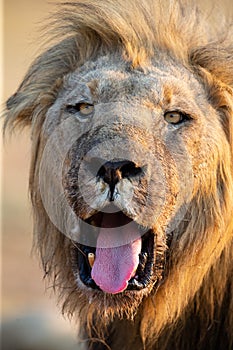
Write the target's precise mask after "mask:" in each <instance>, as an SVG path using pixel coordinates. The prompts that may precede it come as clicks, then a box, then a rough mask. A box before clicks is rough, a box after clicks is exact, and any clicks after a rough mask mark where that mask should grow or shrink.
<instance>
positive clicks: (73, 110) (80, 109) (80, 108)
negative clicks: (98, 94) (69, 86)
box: [66, 102, 94, 117]
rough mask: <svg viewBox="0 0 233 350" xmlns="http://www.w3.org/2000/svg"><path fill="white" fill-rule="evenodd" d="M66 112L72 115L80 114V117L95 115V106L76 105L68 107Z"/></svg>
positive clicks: (84, 103) (86, 104)
mask: <svg viewBox="0 0 233 350" xmlns="http://www.w3.org/2000/svg"><path fill="white" fill-rule="evenodd" d="M66 111H67V112H68V113H70V114H77V113H78V114H79V115H80V116H84V117H86V116H88V115H90V114H92V113H93V111H94V106H93V105H92V104H89V103H86V102H80V103H76V104H75V105H68V106H66Z"/></svg>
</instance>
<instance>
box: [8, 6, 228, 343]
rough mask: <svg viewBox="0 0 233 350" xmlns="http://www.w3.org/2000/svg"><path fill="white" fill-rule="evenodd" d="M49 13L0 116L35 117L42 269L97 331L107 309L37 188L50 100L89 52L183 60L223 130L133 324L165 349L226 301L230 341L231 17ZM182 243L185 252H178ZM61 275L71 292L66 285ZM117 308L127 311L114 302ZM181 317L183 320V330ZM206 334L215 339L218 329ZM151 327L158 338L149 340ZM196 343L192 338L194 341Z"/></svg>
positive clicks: (146, 11) (124, 10)
mask: <svg viewBox="0 0 233 350" xmlns="http://www.w3.org/2000/svg"><path fill="white" fill-rule="evenodd" d="M49 23H50V25H49V26H48V27H49V29H48V31H47V33H46V35H47V37H48V38H49V42H50V48H49V49H47V50H46V51H45V52H44V53H42V54H41V55H40V56H39V57H38V58H37V59H36V60H35V61H34V62H33V64H32V65H31V67H30V68H29V70H28V72H27V74H26V76H25V78H24V80H23V82H22V84H21V85H20V87H19V89H18V91H17V92H16V93H15V94H14V95H13V96H12V97H11V98H10V99H9V100H8V102H7V111H6V122H5V126H8V125H9V126H11V127H14V126H16V125H21V126H24V125H27V124H28V125H32V133H33V136H32V139H33V149H32V155H33V157H32V165H31V175H30V189H31V194H32V202H33V205H34V207H35V208H34V209H35V226H36V229H37V231H38V232H35V233H36V235H38V237H37V238H36V239H35V241H36V244H37V245H38V250H39V251H40V255H41V258H42V264H43V268H44V271H45V274H46V275H48V276H49V277H50V278H52V279H53V280H54V286H55V285H56V286H58V289H59V287H60V286H61V288H60V298H61V300H63V302H64V304H63V310H64V311H65V312H67V313H69V314H70V315H72V314H73V313H75V312H76V309H77V303H78V301H79V303H80V305H81V306H80V307H79V310H80V315H79V316H80V318H81V322H82V324H83V325H85V326H86V328H87V329H88V330H89V332H90V334H92V336H93V338H94V336H101V335H102V334H103V333H104V331H105V329H104V328H103V324H102V323H100V325H99V326H98V324H95V325H94V321H95V319H96V317H97V316H99V318H101V317H103V316H105V315H104V313H105V310H102V309H101V307H100V308H98V310H96V305H97V304H98V300H97V298H95V300H94V301H95V304H93V305H89V304H88V305H87V304H86V303H85V301H86V299H85V296H84V295H83V294H82V293H81V292H80V291H79V290H77V287H76V285H74V281H73V274H72V271H71V270H70V269H68V267H67V266H68V265H69V264H70V265H71V264H72V261H71V260H72V259H71V257H69V249H70V243H69V242H68V241H67V240H66V238H65V237H64V236H63V235H60V233H59V232H58V230H57V229H56V228H55V227H54V226H53V224H52V223H51V222H50V221H49V219H48V217H47V214H46V211H45V209H44V207H43V204H42V200H41V197H40V193H39V189H38V188H39V185H38V183H39V180H38V178H39V166H40V161H41V158H42V153H43V147H44V144H43V140H42V141H41V139H40V137H41V136H40V135H41V129H42V125H43V121H44V119H45V115H46V112H47V110H48V109H49V107H50V106H51V105H52V104H53V103H54V101H55V100H56V98H57V95H58V93H59V91H60V89H61V88H62V86H63V78H64V76H66V75H69V74H70V73H72V72H74V71H75V70H77V69H80V70H82V66H83V65H84V67H85V64H86V62H88V61H91V62H93V66H94V64H95V61H96V60H97V59H98V58H99V57H100V56H108V55H109V56H110V55H111V56H114V55H115V56H116V58H117V59H118V60H123V61H126V62H127V65H128V70H129V71H130V70H133V69H135V68H136V69H138V70H142V71H144V72H146V70H147V67H149V66H150V65H153V62H158V61H160V60H161V59H162V58H163V57H165V56H167V57H169V60H170V61H173V62H174V63H175V65H177V66H179V67H181V70H182V69H183V68H184V67H185V69H186V70H188V71H189V72H191V73H192V74H193V75H194V76H195V78H196V79H197V80H198V81H199V82H200V83H201V85H202V86H203V87H204V92H205V95H206V97H207V99H208V102H209V103H210V106H211V108H213V109H214V110H215V111H217V114H216V115H217V118H218V120H217V122H216V125H218V126H219V121H220V122H221V127H220V128H219V129H221V133H220V134H221V135H218V131H219V129H217V131H213V130H212V131H211V132H213V133H214V132H215V133H214V140H215V143H216V144H217V143H218V137H219V143H218V144H217V146H216V149H217V152H216V154H214V155H213V164H211V168H209V169H207V170H203V171H202V172H200V173H198V174H199V175H198V176H200V180H199V182H198V183H199V184H200V187H197V188H195V189H194V192H195V195H194V196H193V198H192V203H191V204H190V207H189V210H188V212H187V220H186V221H185V220H184V222H182V223H181V226H179V228H178V229H177V231H179V230H180V231H181V232H182V235H180V236H179V232H177V236H178V240H177V242H175V244H174V246H172V247H171V252H172V253H173V252H174V256H173V260H172V261H171V262H169V263H170V264H171V266H169V269H168V270H169V272H168V276H167V277H168V278H167V280H166V281H165V282H164V284H162V285H161V286H160V288H159V290H158V292H157V293H156V295H155V294H152V295H150V296H149V297H148V298H147V299H146V300H145V301H144V310H142V312H141V316H140V317H141V319H140V320H138V319H137V316H136V321H135V324H136V325H137V327H138V329H137V330H138V332H140V334H141V337H142V341H143V342H144V344H146V345H147V346H148V347H146V348H147V349H150V348H152V349H157V348H158V349H161V350H164V349H168V347H167V346H170V347H171V348H172V346H173V345H174V348H175V349H177V348H178V346H179V345H180V348H179V349H187V348H188V347H185V346H186V339H183V338H182V335H183V334H184V333H185V332H186V335H187V334H191V333H192V324H191V323H190V324H189V321H187V322H186V320H188V318H189V317H193V318H195V320H194V321H193V322H194V323H195V324H196V325H198V326H197V329H199V328H198V327H200V325H201V327H203V328H202V329H201V330H200V333H201V334H198V335H197V338H198V337H199V338H201V337H202V336H203V337H204V336H205V335H206V334H208V332H210V333H211V332H212V330H211V327H212V326H213V324H214V323H215V319H218V318H220V314H221V313H222V312H223V311H222V308H223V306H224V308H225V309H227V308H228V310H229V312H228V313H227V314H226V315H225V316H223V321H222V323H223V324H222V328H223V334H227V336H228V338H229V344H230V345H229V346H232V345H233V332H232V326H233V312H232V311H231V310H232V309H233V299H232V278H230V276H231V277H232V273H233V268H232V259H233V243H232V232H233V220H232V210H233V90H232V89H233V74H232V73H233V44H232V37H233V31H232V26H231V25H230V24H228V23H223V24H222V25H221V26H220V25H219V26H218V28H217V29H216V28H212V29H210V28H211V26H210V25H208V21H207V19H206V18H205V16H204V14H203V13H202V12H201V11H200V9H199V8H198V7H197V6H196V5H195V4H194V1H188V0H187V1H186V0H184V1H175V0H174V1H168V0H166V1H162V0H161V1H159V0H158V1H155V0H127V1H125V0H118V1H115V0H82V1H81V0H80V1H74V2H65V3H63V4H61V5H59V8H58V11H57V12H56V14H55V16H54V17H52V18H51V19H50V22H49ZM229 23H230V22H229ZM207 157H208V155H207ZM190 218H191V219H190ZM182 225H183V227H182ZM224 230H225V231H224ZM35 231H36V230H35ZM47 231H49V232H50V234H49V235H48V234H47ZM181 252H184V253H183V254H184V256H183V260H182V261H181V259H180V253H181ZM171 255H172V254H171ZM61 261H63V262H64V261H66V266H65V267H64V264H63V265H62V266H60V265H61V264H60V263H61ZM59 264H60V265H59ZM63 267H64V268H63ZM197 271H198V272H197ZM219 271H221V274H220V273H219ZM170 277H171V278H170ZM64 280H65V281H67V286H66V288H67V290H69V292H67V290H65V289H64V288H63V286H62V283H64ZM177 284H179V288H177ZM174 291H175V292H174ZM69 293H70V294H69ZM174 293H176V294H177V295H176V300H177V303H176V304H175V303H173V300H174ZM67 294H69V295H68V296H67ZM77 296H78V298H77ZM155 298H156V306H155ZM77 299H79V300H78V301H77ZM119 299H120V298H119ZM165 300H166V302H165ZM190 300H191V302H190V303H189V301H190ZM117 301H118V296H116V298H115V299H114V298H112V308H109V310H108V312H109V320H110V321H111V320H113V319H114V317H115V309H117ZM130 302H131V300H130V299H129V302H128V304H127V302H126V304H127V307H128V310H130V307H131V305H130ZM226 305H227V306H226ZM96 313H98V314H97V315H96ZM154 314H156V317H155V316H154ZM190 315H191V316H190ZM118 316H119V318H123V317H124V315H123V314H120V312H119V315H118ZM119 322H120V321H119ZM106 327H107V326H106ZM182 327H185V331H184V333H182V332H183V330H182ZM213 327H214V326H213ZM213 329H214V328H213ZM213 332H214V331H213ZM211 336H212V337H213V339H214V337H215V334H212V333H211ZM156 337H157V338H158V339H157V340H158V343H156V344H158V345H156V346H157V347H154V345H153V344H154V342H155V338H156ZM187 337H188V335H187ZM193 337H194V338H195V335H194V336H193ZM199 338H198V339H199ZM157 340H156V341H157ZM187 344H188V343H187ZM193 346H197V348H198V344H194V345H193ZM170 347H169V349H170ZM194 348H195V347H193V349H194ZM201 349H204V348H201ZM211 349H214V347H213V348H211ZM229 350H230V348H229Z"/></svg>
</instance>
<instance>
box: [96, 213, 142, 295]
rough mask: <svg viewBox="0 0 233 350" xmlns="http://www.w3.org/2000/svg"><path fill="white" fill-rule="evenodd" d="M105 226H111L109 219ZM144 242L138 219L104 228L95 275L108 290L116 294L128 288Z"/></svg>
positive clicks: (99, 243) (97, 255) (98, 241)
mask: <svg viewBox="0 0 233 350" xmlns="http://www.w3.org/2000/svg"><path fill="white" fill-rule="evenodd" d="M107 220H109V219H106V221H107ZM103 226H105V227H109V225H108V222H105V225H103ZM128 242H129V243H128ZM141 242H142V241H141V236H140V235H139V233H138V229H137V225H136V224H135V223H134V222H131V223H129V224H127V225H125V226H120V227H117V228H101V229H100V232H99V236H98V240H97V248H96V256H95V262H94V265H93V268H92V272H91V276H92V278H93V280H94V281H95V283H96V284H97V285H98V286H99V287H100V288H101V289H102V290H103V291H104V292H106V293H111V294H116V293H120V292H123V291H124V290H125V289H126V288H127V285H128V281H129V280H130V279H131V278H132V277H134V275H135V272H136V270H137V267H138V264H139V254H140V252H141V246H142V243H141Z"/></svg>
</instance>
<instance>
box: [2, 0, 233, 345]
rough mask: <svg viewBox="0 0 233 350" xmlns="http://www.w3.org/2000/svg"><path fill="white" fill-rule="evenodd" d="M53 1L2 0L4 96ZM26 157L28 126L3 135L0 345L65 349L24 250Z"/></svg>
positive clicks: (66, 341) (67, 330)
mask: <svg viewBox="0 0 233 350" xmlns="http://www.w3.org/2000/svg"><path fill="white" fill-rule="evenodd" d="M126 1H127V0H126ZM55 2H59V1H55V0H48V1H46V0H5V1H3V27H4V28H3V38H4V50H3V60H4V66H3V68H4V69H3V81H4V84H3V98H4V100H5V99H7V98H8V97H9V96H10V95H11V94H13V93H14V92H15V90H16V89H17V86H18V85H19V83H20V81H21V80H22V78H23V75H24V73H25V71H26V69H27V67H28V66H29V64H30V62H31V61H32V59H33V58H34V57H35V56H36V53H37V50H38V46H40V42H39V41H38V37H39V32H38V28H39V27H40V25H41V24H42V23H43V18H45V17H46V16H47V15H48V13H49V12H50V11H52V10H53V8H54V4H55ZM200 2H201V3H202V5H203V6H204V7H205V8H206V9H208V10H209V9H210V7H211V6H212V5H213V1H212V0H209V1H207V0H206V1H205V0H204V1H201V0H200ZM219 6H221V7H224V8H225V10H227V12H229V11H232V9H233V1H232V0H223V1H222V2H221V4H220V5H219ZM210 17H211V15H210ZM215 25H217V23H215ZM29 161H30V135H29V131H28V130H24V131H23V132H21V133H20V132H16V133H15V134H13V135H12V136H11V137H9V136H7V138H6V140H5V142H4V146H3V152H2V172H3V181H2V208H3V209H2V219H3V220H2V232H3V234H2V291H1V293H2V295H1V324H2V342H3V343H2V350H53V349H54V350H69V349H73V346H74V345H73V344H74V342H75V330H74V328H73V326H71V324H70V323H69V321H68V320H64V319H63V318H62V316H61V315H60V312H59V308H58V307H57V306H56V298H55V297H54V296H53V295H52V291H50V289H49V288H48V290H47V291H45V284H44V282H43V280H42V279H43V273H42V271H41V270H40V268H39V263H38V260H37V259H36V257H34V256H31V254H30V252H31V245H32V222H31V209H30V204H29V196H28V169H29ZM76 349H77V347H76ZM78 349H81V346H78Z"/></svg>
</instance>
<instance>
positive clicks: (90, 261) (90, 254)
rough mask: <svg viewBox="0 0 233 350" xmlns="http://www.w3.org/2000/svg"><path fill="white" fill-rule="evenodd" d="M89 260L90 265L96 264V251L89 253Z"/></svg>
mask: <svg viewBox="0 0 233 350" xmlns="http://www.w3.org/2000/svg"><path fill="white" fill-rule="evenodd" d="M87 257H88V261H89V264H90V266H91V267H92V266H93V265H94V261H95V254H94V253H88V256H87Z"/></svg>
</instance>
